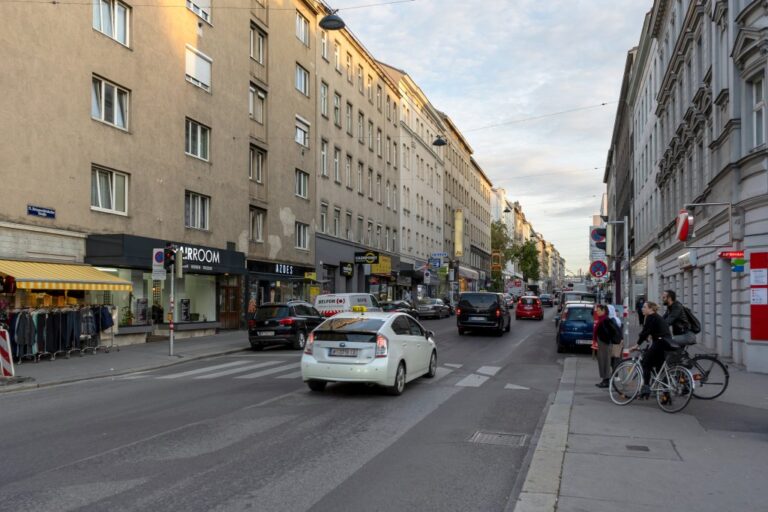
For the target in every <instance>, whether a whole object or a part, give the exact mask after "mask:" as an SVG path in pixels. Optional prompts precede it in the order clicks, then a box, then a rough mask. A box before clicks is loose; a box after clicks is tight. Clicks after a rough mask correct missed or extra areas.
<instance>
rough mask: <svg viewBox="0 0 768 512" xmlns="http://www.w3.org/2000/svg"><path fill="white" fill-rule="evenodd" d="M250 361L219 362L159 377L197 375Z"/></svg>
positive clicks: (173, 377)
mask: <svg viewBox="0 0 768 512" xmlns="http://www.w3.org/2000/svg"><path fill="white" fill-rule="evenodd" d="M247 363H248V361H234V362H232V363H225V364H217V365H215V366H206V367H205V368H198V369H197V370H190V371H188V372H181V373H172V374H171V375H161V376H160V377H158V379H178V378H179V377H188V376H190V375H197V374H198V373H207V372H211V371H213V370H219V369H221V368H229V367H231V366H238V365H241V364H247Z"/></svg>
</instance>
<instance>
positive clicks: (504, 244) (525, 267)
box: [491, 220, 540, 281]
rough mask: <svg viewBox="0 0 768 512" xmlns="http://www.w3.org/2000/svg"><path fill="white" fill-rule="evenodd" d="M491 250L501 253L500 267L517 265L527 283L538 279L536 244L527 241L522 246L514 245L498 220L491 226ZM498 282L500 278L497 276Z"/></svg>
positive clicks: (538, 268) (503, 225) (505, 228)
mask: <svg viewBox="0 0 768 512" xmlns="http://www.w3.org/2000/svg"><path fill="white" fill-rule="evenodd" d="M491 250H492V251H494V252H496V251H498V252H499V253H501V265H502V267H505V266H506V265H507V263H509V262H515V263H517V265H518V267H519V268H520V271H521V272H522V273H523V278H524V279H525V280H526V281H527V280H529V279H532V280H534V281H537V280H538V279H539V277H540V263H539V250H538V248H537V247H536V242H535V241H533V240H528V241H527V242H525V243H522V244H515V243H514V240H513V239H512V237H511V236H509V232H508V231H507V226H506V225H505V224H504V223H503V222H501V221H500V220H496V221H493V223H492V224H491ZM498 278H499V280H500V279H501V276H498Z"/></svg>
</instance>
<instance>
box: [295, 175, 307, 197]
mask: <svg viewBox="0 0 768 512" xmlns="http://www.w3.org/2000/svg"><path fill="white" fill-rule="evenodd" d="M295 193H296V195H297V196H299V197H303V198H304V199H307V198H308V197H309V174H307V173H305V172H304V171H300V170H299V169H296V191H295Z"/></svg>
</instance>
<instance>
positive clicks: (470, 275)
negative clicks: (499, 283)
mask: <svg viewBox="0 0 768 512" xmlns="http://www.w3.org/2000/svg"><path fill="white" fill-rule="evenodd" d="M459 276H461V277H463V278H465V279H472V280H475V281H477V280H478V279H480V274H478V273H477V271H476V270H472V269H471V268H466V267H461V266H460V267H459Z"/></svg>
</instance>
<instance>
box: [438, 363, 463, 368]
mask: <svg viewBox="0 0 768 512" xmlns="http://www.w3.org/2000/svg"><path fill="white" fill-rule="evenodd" d="M443 366H447V367H448V368H461V367H462V366H464V365H463V364H456V363H443Z"/></svg>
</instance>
